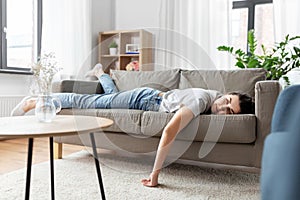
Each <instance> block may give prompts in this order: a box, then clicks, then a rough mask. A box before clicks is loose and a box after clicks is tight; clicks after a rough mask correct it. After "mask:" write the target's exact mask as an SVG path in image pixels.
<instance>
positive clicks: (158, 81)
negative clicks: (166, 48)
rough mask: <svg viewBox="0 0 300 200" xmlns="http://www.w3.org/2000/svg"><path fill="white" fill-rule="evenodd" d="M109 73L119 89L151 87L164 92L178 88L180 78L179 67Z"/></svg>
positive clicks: (112, 71) (113, 71)
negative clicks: (163, 69)
mask: <svg viewBox="0 0 300 200" xmlns="http://www.w3.org/2000/svg"><path fill="white" fill-rule="evenodd" d="M111 74H112V79H113V80H114V82H115V84H116V86H117V88H118V89H119V91H124V90H131V89H134V88H138V87H151V88H154V89H157V90H160V91H163V92H166V91H169V90H172V89H176V88H178V86H179V79H180V70H179V69H174V70H165V71H140V72H136V71H122V70H111Z"/></svg>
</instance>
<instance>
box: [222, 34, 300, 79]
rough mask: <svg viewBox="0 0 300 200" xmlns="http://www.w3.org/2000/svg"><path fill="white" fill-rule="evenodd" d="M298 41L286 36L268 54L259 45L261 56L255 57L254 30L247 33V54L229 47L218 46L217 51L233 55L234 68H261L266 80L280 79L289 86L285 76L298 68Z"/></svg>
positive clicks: (299, 44) (255, 42)
mask: <svg viewBox="0 0 300 200" xmlns="http://www.w3.org/2000/svg"><path fill="white" fill-rule="evenodd" d="M298 39H300V36H295V37H290V36H289V35H287V36H286V37H285V39H284V40H283V41H282V42H280V43H277V44H275V46H274V47H273V48H272V50H271V51H270V52H267V51H266V48H265V46H264V45H261V48H262V50H263V54H262V55H257V54H256V49H257V40H256V38H255V35H254V30H250V31H249V32H248V48H249V53H246V52H245V51H243V50H241V49H234V47H230V46H219V47H218V50H219V51H226V52H228V53H230V54H231V55H233V56H234V57H235V59H236V63H235V66H237V67H239V68H263V69H265V70H266V71H267V79H268V80H279V78H281V77H282V78H283V79H284V80H285V81H286V82H287V83H288V84H289V79H288V77H287V76H286V74H287V73H288V72H289V71H291V70H292V69H294V68H299V66H300V43H299V42H298ZM297 42H298V43H297Z"/></svg>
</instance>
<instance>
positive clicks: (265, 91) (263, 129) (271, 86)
mask: <svg viewBox="0 0 300 200" xmlns="http://www.w3.org/2000/svg"><path fill="white" fill-rule="evenodd" d="M280 91H281V86H280V84H279V82H278V81H259V82H257V83H256V84H255V116H256V120H257V121H256V134H257V135H256V137H257V139H256V142H255V146H254V148H255V154H256V156H255V162H254V163H255V165H256V166H255V167H260V163H261V154H262V150H263V144H264V140H265V138H266V136H267V135H268V134H269V133H270V130H271V121H272V116H273V111H274V107H275V104H276V100H277V97H278V95H279V93H280Z"/></svg>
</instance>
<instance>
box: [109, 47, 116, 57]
mask: <svg viewBox="0 0 300 200" xmlns="http://www.w3.org/2000/svg"><path fill="white" fill-rule="evenodd" d="M117 51H118V49H117V48H109V54H110V55H111V56H115V55H117Z"/></svg>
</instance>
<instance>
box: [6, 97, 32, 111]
mask: <svg viewBox="0 0 300 200" xmlns="http://www.w3.org/2000/svg"><path fill="white" fill-rule="evenodd" d="M35 105H36V98H33V97H30V96H27V97H25V98H24V99H22V101H21V102H20V103H19V104H18V105H16V107H15V108H14V109H13V110H12V111H11V114H10V115H11V116H22V115H24V114H25V113H27V112H28V111H30V110H32V109H33V108H35Z"/></svg>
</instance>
